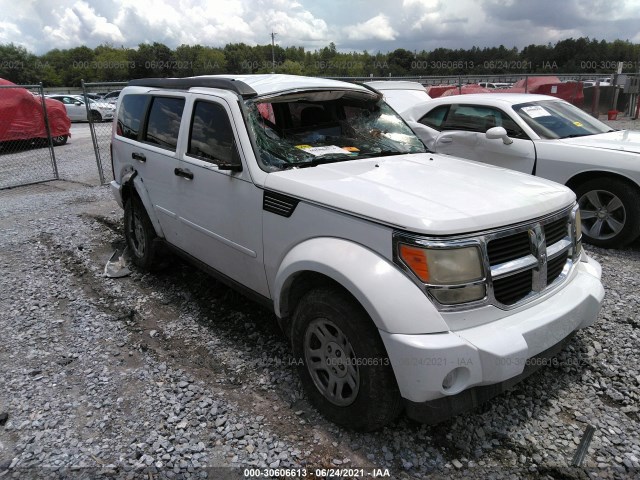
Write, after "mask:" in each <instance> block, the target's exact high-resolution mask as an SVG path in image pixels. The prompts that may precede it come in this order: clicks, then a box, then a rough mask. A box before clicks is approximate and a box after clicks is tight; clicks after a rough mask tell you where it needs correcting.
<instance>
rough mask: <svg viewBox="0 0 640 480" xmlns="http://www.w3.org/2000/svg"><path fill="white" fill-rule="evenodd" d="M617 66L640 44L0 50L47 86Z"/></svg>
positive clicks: (11, 70) (628, 65) (0, 71)
mask: <svg viewBox="0 0 640 480" xmlns="http://www.w3.org/2000/svg"><path fill="white" fill-rule="evenodd" d="M617 62H623V71H624V72H626V73H633V72H637V71H638V68H639V66H640V65H639V62H640V44H635V43H632V42H630V41H628V40H627V41H624V40H615V41H612V42H608V41H605V40H599V41H598V40H596V39H589V38H588V37H581V38H577V39H574V38H569V39H566V40H561V41H559V42H557V43H555V44H554V45H552V44H551V43H549V44H547V45H529V46H527V47H525V48H523V49H521V50H520V49H518V48H516V47H513V48H506V47H505V46H504V45H500V46H499V47H485V48H479V47H475V46H474V47H471V48H469V49H449V48H436V49H435V50H431V51H426V50H422V51H409V50H406V49H403V48H398V49H396V50H393V51H391V52H387V53H382V52H378V53H375V54H373V53H369V52H367V51H363V52H340V51H338V49H337V47H336V45H335V44H334V43H330V44H329V45H328V46H326V47H324V48H321V49H319V50H314V51H310V50H306V49H305V48H304V47H294V46H291V47H282V46H279V45H275V47H273V48H272V46H271V45H269V44H267V45H255V46H251V45H246V44H244V43H229V44H227V45H225V46H224V47H209V46H203V45H180V46H179V47H177V48H175V49H171V48H169V47H168V46H166V45H164V44H162V43H157V42H154V43H152V44H148V43H143V44H140V45H138V47H137V48H127V47H117V46H114V45H110V44H104V45H100V46H98V47H96V48H89V47H86V46H82V47H75V48H69V49H63V50H61V49H57V48H56V49H53V50H50V51H48V52H47V53H45V54H43V55H35V54H33V53H31V52H29V51H28V50H27V49H25V48H24V47H21V46H17V45H15V44H13V43H9V44H0V78H5V79H7V80H10V81H12V82H14V83H18V84H32V83H38V82H40V81H42V82H43V83H44V86H45V87H56V86H70V87H72V86H79V85H80V81H81V79H84V80H85V81H86V82H103V81H104V82H110V81H127V80H131V79H134V78H143V77H187V76H193V75H205V74H221V73H234V74H244V73H270V72H275V73H288V74H296V75H311V76H323V77H369V76H374V77H387V76H394V77H395V76H430V75H442V76H444V75H490V74H493V75H500V74H531V73H557V74H561V73H585V74H586V73H594V74H600V73H601V74H610V73H612V72H613V71H615V69H616V65H617Z"/></svg>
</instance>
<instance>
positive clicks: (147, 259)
mask: <svg viewBox="0 0 640 480" xmlns="http://www.w3.org/2000/svg"><path fill="white" fill-rule="evenodd" d="M124 236H125V239H126V241H127V247H129V251H130V253H131V259H132V260H133V263H135V264H136V265H137V266H139V267H141V268H145V269H151V268H152V267H153V265H154V263H155V253H156V252H155V245H154V240H155V238H156V232H155V230H154V228H153V225H152V224H151V220H149V215H147V212H146V210H145V209H144V205H143V204H142V202H141V201H140V199H139V198H138V197H132V198H130V199H129V200H127V203H126V204H125V207H124Z"/></svg>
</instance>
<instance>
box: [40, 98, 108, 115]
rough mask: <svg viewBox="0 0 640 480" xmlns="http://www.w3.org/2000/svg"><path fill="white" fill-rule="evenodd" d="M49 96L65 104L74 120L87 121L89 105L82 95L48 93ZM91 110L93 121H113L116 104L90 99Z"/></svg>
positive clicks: (68, 113)
mask: <svg viewBox="0 0 640 480" xmlns="http://www.w3.org/2000/svg"><path fill="white" fill-rule="evenodd" d="M47 98H51V99H53V100H57V101H59V102H62V103H63V104H64V107H65V108H66V110H67V115H69V118H70V119H71V121H72V122H86V121H88V118H87V106H86V104H85V103H86V102H85V99H84V98H83V97H82V96H81V95H57V94H53V95H47ZM89 112H91V113H90V115H91V120H92V121H93V122H102V121H111V120H113V114H114V112H115V106H114V105H112V104H110V103H104V102H96V101H95V100H91V99H89Z"/></svg>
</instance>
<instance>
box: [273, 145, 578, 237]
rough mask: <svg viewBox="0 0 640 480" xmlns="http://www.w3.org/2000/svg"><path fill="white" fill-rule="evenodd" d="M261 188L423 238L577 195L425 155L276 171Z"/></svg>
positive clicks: (493, 222) (519, 215)
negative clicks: (416, 234)
mask: <svg viewBox="0 0 640 480" xmlns="http://www.w3.org/2000/svg"><path fill="white" fill-rule="evenodd" d="M264 186H265V188H266V189H269V190H275V191H277V192H280V193H283V194H287V195H291V196H294V197H297V198H300V199H302V200H306V201H310V202H312V203H317V204H321V205H324V206H328V207H331V208H334V209H338V210H342V211H346V212H348V213H350V214H354V215H357V216H361V217H365V218H368V219H371V220H373V221H377V222H380V223H385V224H387V225H391V226H393V227H396V228H400V229H403V230H407V231H410V232H416V233H422V234H427V235H451V234H459V233H468V232H474V231H480V230H485V229H490V228H495V227H501V226H505V225H511V224H515V223H519V222H523V221H527V220H530V219H533V218H537V217H541V216H544V215H546V214H549V213H552V212H555V211H557V210H559V209H562V208H564V207H567V206H569V205H571V204H572V203H573V202H574V200H575V195H574V194H573V192H571V191H570V190H569V189H567V188H566V187H564V186H562V185H560V184H557V183H554V182H551V181H549V180H545V179H542V178H538V177H533V176H530V175H525V174H522V173H519V172H515V171H512V170H505V169H502V168H496V167H492V166H488V165H483V164H480V163H476V162H472V161H467V160H462V159H458V158H455V157H449V156H444V155H436V154H427V153H425V154H412V155H398V156H392V157H384V158H378V159H375V158H373V159H361V160H351V161H344V162H339V163H331V164H325V165H319V166H316V167H308V168H300V169H292V170H286V171H282V172H275V173H271V174H269V175H268V176H267V179H266V181H265V185H264Z"/></svg>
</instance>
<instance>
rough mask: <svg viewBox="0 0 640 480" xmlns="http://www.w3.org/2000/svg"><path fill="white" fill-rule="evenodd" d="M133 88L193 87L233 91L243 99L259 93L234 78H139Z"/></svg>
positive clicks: (130, 83) (183, 88) (186, 88)
mask: <svg viewBox="0 0 640 480" xmlns="http://www.w3.org/2000/svg"><path fill="white" fill-rule="evenodd" d="M127 85H128V86H131V87H153V88H176V89H180V90H188V89H190V88H192V87H209V88H221V89H224V90H231V91H232V92H235V93H237V94H238V95H240V96H241V97H243V98H251V97H255V96H256V95H258V93H257V92H256V91H255V90H254V89H253V88H251V87H250V86H249V85H247V84H246V83H244V82H242V81H240V80H234V79H232V78H216V77H206V76H205V77H185V78H138V79H136V80H130V81H129V83H128V84H127Z"/></svg>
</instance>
